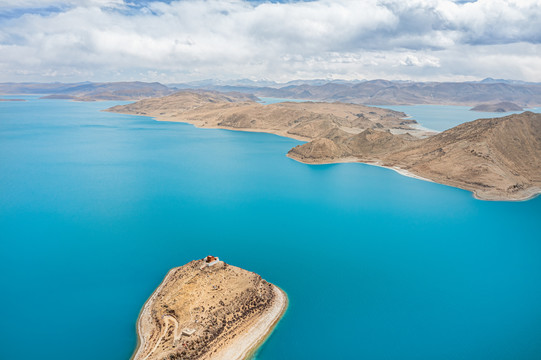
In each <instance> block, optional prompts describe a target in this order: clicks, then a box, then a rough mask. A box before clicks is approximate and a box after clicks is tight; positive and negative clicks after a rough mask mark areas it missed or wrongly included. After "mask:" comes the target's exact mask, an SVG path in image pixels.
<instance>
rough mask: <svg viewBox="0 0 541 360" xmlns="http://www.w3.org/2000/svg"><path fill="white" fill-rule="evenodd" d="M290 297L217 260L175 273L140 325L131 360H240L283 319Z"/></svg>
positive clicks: (156, 295)
mask: <svg viewBox="0 0 541 360" xmlns="http://www.w3.org/2000/svg"><path fill="white" fill-rule="evenodd" d="M287 304H288V301H287V296H286V294H285V293H284V292H283V291H282V290H281V289H280V288H278V287H277V286H275V285H273V284H271V283H268V282H267V281H265V280H263V279H262V278H261V276H259V275H257V274H255V273H253V272H250V271H247V270H243V269H241V268H238V267H235V266H232V265H229V264H226V263H225V262H223V261H220V260H219V259H218V258H217V257H214V256H207V257H206V258H204V259H202V260H195V261H191V262H190V263H188V264H186V265H184V266H181V267H178V268H174V269H171V270H170V271H169V272H168V274H167V275H166V277H165V278H164V280H163V281H162V283H161V284H160V285H159V286H158V288H157V289H156V290H155V291H154V293H153V294H152V295H151V296H150V298H149V299H148V300H147V302H146V303H145V305H144V306H143V309H142V310H141V313H140V315H139V319H138V320H137V334H138V345H137V349H136V350H135V353H134V355H133V356H132V359H133V360H158V359H159V360H161V359H168V360H175V359H204V360H237V359H238V360H242V359H246V358H247V357H249V356H250V355H251V354H253V352H255V350H256V349H257V347H258V346H260V345H261V343H262V342H263V341H264V340H265V338H266V337H267V336H268V335H269V334H270V333H271V332H272V330H273V328H274V326H275V325H276V324H277V322H278V321H279V320H280V318H281V317H282V316H283V314H284V313H285V311H286V308H287Z"/></svg>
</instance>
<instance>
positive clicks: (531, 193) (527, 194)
mask: <svg viewBox="0 0 541 360" xmlns="http://www.w3.org/2000/svg"><path fill="white" fill-rule="evenodd" d="M286 156H287V157H288V158H290V159H291V160H294V161H297V162H300V163H301V164H306V165H331V164H349V163H359V164H365V165H371V166H377V167H380V168H384V169H389V170H392V171H394V172H396V173H398V174H400V175H402V176H406V177H409V178H413V179H417V180H422V181H427V182H431V183H434V184H439V185H444V186H449V187H452V188H455V189H460V190H464V191H468V192H469V193H471V195H472V197H473V198H474V199H475V200H479V201H506V202H523V201H528V200H532V199H535V198H536V197H538V196H541V188H537V187H533V188H530V189H528V190H526V191H524V196H522V197H517V198H509V197H506V198H504V197H501V196H497V195H485V196H483V195H482V194H479V193H478V190H476V189H472V190H469V189H464V188H461V187H458V186H454V185H451V184H445V183H441V182H438V181H435V180H432V179H429V178H425V177H422V176H419V175H416V174H414V173H412V172H410V171H408V170H406V169H402V168H400V167H398V166H387V165H382V164H381V163H380V162H378V161H363V160H360V159H358V158H355V157H347V158H341V159H338V160H332V161H325V162H306V161H302V160H300V159H296V158H294V157H291V156H289V154H287V155H286Z"/></svg>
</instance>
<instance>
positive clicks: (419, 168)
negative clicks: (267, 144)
mask: <svg viewBox="0 0 541 360" xmlns="http://www.w3.org/2000/svg"><path fill="white" fill-rule="evenodd" d="M107 111H111V112H118V113H126V114H134V115H146V116H152V117H154V118H156V119H157V120H162V121H179V122H186V123H191V124H194V125H195V126H198V127H206V128H223V129H232V130H239V131H253V132H268V133H273V134H277V135H281V136H286V137H290V138H294V139H298V140H302V141H306V143H305V144H302V145H299V146H297V147H295V148H293V149H291V150H290V151H289V153H288V156H289V157H290V158H292V159H294V160H297V161H300V162H303V163H308V164H328V163H341V162H362V163H367V164H373V165H378V166H383V167H388V168H390V169H393V170H395V171H398V172H399V173H401V174H403V175H407V176H412V177H416V178H419V179H423V180H428V181H433V182H438V183H441V184H445V185H450V186H454V187H458V188H461V189H465V190H469V191H472V192H473V193H474V195H475V197H476V198H478V199H482V200H507V201H516V200H526V199H530V198H532V197H534V196H536V195H537V194H539V193H541V114H535V113H532V112H524V113H522V114H515V115H510V116H507V117H502V118H491V119H479V120H476V121H472V122H468V123H464V124H461V125H459V126H456V127H454V128H452V129H449V130H447V131H444V132H442V133H437V132H434V131H429V130H427V129H424V128H422V127H421V126H419V124H417V122H416V121H415V120H413V119H409V118H407V117H406V114H404V113H402V112H397V111H393V110H388V109H382V108H377V107H372V106H364V105H357V104H350V103H341V102H334V103H325V102H283V103H276V104H271V105H261V104H258V103H256V102H254V101H253V100H252V99H250V98H249V97H247V96H246V95H245V94H239V93H218V92H208V91H196V92H194V91H182V92H178V93H175V94H172V95H168V96H164V97H160V98H151V99H145V100H141V101H138V102H135V103H132V104H127V105H119V106H115V107H112V108H109V109H107Z"/></svg>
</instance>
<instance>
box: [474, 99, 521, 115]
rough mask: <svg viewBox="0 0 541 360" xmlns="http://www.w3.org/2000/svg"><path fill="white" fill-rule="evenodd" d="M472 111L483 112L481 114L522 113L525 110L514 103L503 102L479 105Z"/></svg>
mask: <svg viewBox="0 0 541 360" xmlns="http://www.w3.org/2000/svg"><path fill="white" fill-rule="evenodd" d="M470 110H471V111H481V112H510V111H522V110H524V109H523V108H521V107H520V106H518V105H517V104H514V103H512V102H509V101H503V102H499V103H497V104H479V105H477V106H475V107H473V108H471V109H470Z"/></svg>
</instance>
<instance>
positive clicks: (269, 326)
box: [212, 284, 289, 360]
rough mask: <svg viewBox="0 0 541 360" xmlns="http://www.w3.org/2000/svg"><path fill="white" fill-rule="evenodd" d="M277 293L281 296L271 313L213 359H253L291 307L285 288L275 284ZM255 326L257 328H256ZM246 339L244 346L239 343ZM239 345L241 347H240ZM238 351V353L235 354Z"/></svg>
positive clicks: (270, 310)
mask: <svg viewBox="0 0 541 360" xmlns="http://www.w3.org/2000/svg"><path fill="white" fill-rule="evenodd" d="M273 287H274V291H275V294H276V295H277V296H279V297H280V299H279V300H277V301H276V304H275V306H273V307H272V308H271V309H269V311H268V312H269V313H268V314H266V316H265V317H263V318H262V319H258V321H257V322H256V324H255V326H253V327H252V329H251V330H250V332H249V333H245V334H243V335H241V336H243V338H241V339H238V340H237V342H236V344H235V343H234V344H231V345H230V346H228V347H226V348H225V349H222V350H221V351H220V353H217V354H216V355H215V356H212V359H213V360H252V359H253V358H254V356H255V355H256V354H257V351H258V350H259V349H260V348H261V347H262V346H263V345H264V344H265V343H266V342H267V340H268V339H269V337H270V336H271V335H272V333H273V332H274V330H275V329H276V326H277V325H278V323H279V322H280V320H281V319H282V318H283V317H284V315H285V314H286V312H287V309H288V307H289V299H288V297H287V294H286V292H285V291H284V290H282V289H281V288H280V287H278V286H276V285H274V284H273ZM254 327H255V329H254ZM254 331H255V334H254ZM239 340H240V341H243V340H244V341H245V344H244V346H242V344H241V345H239V344H238V341H239ZM246 343H247V345H246ZM239 347H240V348H241V349H239ZM235 353H237V355H235Z"/></svg>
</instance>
